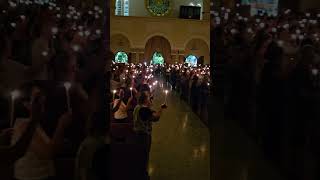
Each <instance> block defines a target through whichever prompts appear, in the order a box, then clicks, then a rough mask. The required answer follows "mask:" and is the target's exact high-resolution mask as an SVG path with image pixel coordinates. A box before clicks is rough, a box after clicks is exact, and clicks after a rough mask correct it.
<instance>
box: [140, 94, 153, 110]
mask: <svg viewBox="0 0 320 180" xmlns="http://www.w3.org/2000/svg"><path fill="white" fill-rule="evenodd" d="M138 103H139V104H140V105H142V106H146V107H151V105H152V101H151V96H150V92H148V91H142V92H141V93H140V96H139V100H138Z"/></svg>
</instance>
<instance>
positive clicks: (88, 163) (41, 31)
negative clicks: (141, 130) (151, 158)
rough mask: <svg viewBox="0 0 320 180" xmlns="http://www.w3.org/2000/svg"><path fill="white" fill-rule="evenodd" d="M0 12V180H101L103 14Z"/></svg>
mask: <svg viewBox="0 0 320 180" xmlns="http://www.w3.org/2000/svg"><path fill="white" fill-rule="evenodd" d="M92 2H93V1H92ZM100 4H103V2H102V3H100ZM0 9H1V12H0V32H1V36H0V111H1V112H0V129H1V132H2V133H1V145H0V155H1V157H3V161H1V163H0V167H1V168H0V178H1V179H17V180H31V179H33V180H45V179H73V178H75V179H99V178H101V179H106V178H107V176H109V175H110V174H108V173H109V172H108V170H110V168H108V167H109V166H108V163H110V161H109V160H108V159H106V158H107V157H108V147H109V145H108V144H109V138H108V121H107V120H108V118H107V115H106V109H107V107H108V105H107V104H106V102H107V100H106V98H107V97H106V93H105V90H106V84H107V78H106V73H105V70H106V68H105V66H106V61H107V58H106V56H105V52H106V49H105V48H106V46H105V45H104V42H103V41H104V40H103V25H104V19H103V18H104V16H105V14H104V13H103V12H104V10H103V8H102V7H101V6H100V5H99V4H94V3H87V4H86V3H85V2H80V3H76V2H75V1H74V2H69V1H68V2H67V1H43V0H25V1H22V0H19V1H1V4H0ZM110 61H111V59H110ZM101 119H104V120H103V121H102V120H101ZM101 160H102V161H101ZM101 167H104V168H105V169H102V168H101Z"/></svg>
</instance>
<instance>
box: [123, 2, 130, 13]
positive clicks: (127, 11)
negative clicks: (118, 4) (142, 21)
mask: <svg viewBox="0 0 320 180" xmlns="http://www.w3.org/2000/svg"><path fill="white" fill-rule="evenodd" d="M123 7H124V11H123V15H124V16H129V0H124V6H123Z"/></svg>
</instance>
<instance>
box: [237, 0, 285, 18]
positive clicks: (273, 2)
mask: <svg viewBox="0 0 320 180" xmlns="http://www.w3.org/2000/svg"><path fill="white" fill-rule="evenodd" d="M241 4H242V5H250V6H251V10H250V14H251V15H252V16H254V15H257V14H260V13H267V14H269V15H275V16H277V15H278V6H279V0H241Z"/></svg>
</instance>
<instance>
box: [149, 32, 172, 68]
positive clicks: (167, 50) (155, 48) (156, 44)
mask: <svg viewBox="0 0 320 180" xmlns="http://www.w3.org/2000/svg"><path fill="white" fill-rule="evenodd" d="M155 52H159V53H161V54H162V55H163V58H164V61H165V62H171V45H170V42H169V41H168V39H166V38H165V37H163V36H153V37H151V38H150V39H149V40H148V41H147V42H146V44H145V52H144V58H145V60H146V61H151V59H152V56H153V55H154V53H155Z"/></svg>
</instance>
